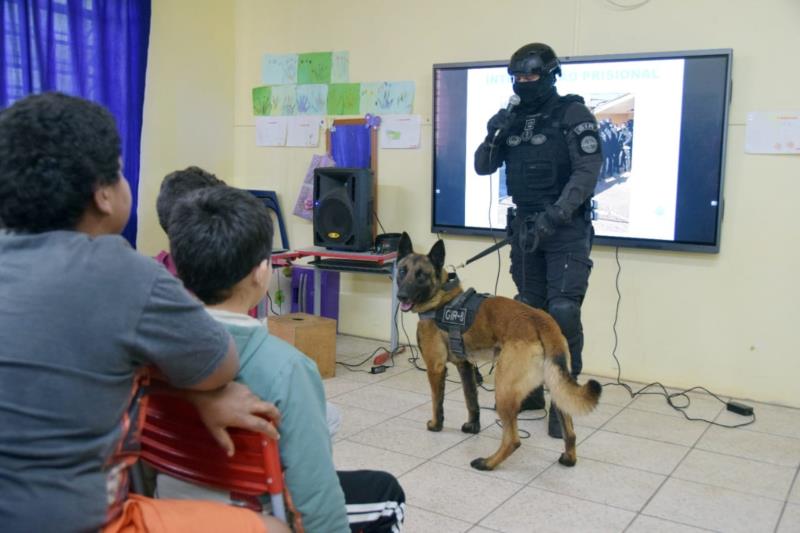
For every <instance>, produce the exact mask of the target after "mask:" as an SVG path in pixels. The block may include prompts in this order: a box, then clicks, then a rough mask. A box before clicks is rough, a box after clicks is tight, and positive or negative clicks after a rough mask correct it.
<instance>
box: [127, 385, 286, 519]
mask: <svg viewBox="0 0 800 533" xmlns="http://www.w3.org/2000/svg"><path fill="white" fill-rule="evenodd" d="M147 403H148V405H147V411H146V412H147V414H146V416H145V423H144V427H143V429H142V438H141V444H142V450H141V457H142V459H144V460H145V461H147V462H148V463H150V464H151V465H152V466H153V467H154V468H155V469H156V470H159V471H161V472H164V473H166V474H169V475H171V476H173V477H176V478H178V479H181V480H184V481H187V482H190V483H197V484H203V485H209V486H212V487H215V488H218V489H222V490H226V491H229V492H235V493H238V494H245V495H253V496H255V495H262V494H270V496H271V497H272V504H273V514H275V516H277V517H278V518H281V519H283V520H285V519H286V516H285V510H284V509H283V499H282V495H283V489H284V484H283V474H282V471H281V465H280V456H279V454H278V443H277V442H276V441H274V440H272V439H270V438H269V437H267V436H265V435H262V434H260V433H254V432H251V431H245V430H241V429H233V428H231V429H229V430H228V431H229V433H230V435H231V438H232V439H233V442H234V445H235V447H236V453H235V454H234V455H233V457H228V456H227V455H226V454H225V451H224V450H223V449H222V448H221V447H220V446H219V444H218V443H217V441H216V440H214V438H213V437H212V436H211V434H210V433H209V431H208V429H206V427H205V425H204V424H203V422H202V420H201V419H200V416H199V414H198V413H197V410H196V409H195V408H194V406H193V405H192V404H190V403H189V402H187V401H186V400H184V399H182V398H180V397H178V396H174V395H171V394H168V393H161V392H151V393H150V395H149V397H148V402H147ZM276 506H277V508H276Z"/></svg>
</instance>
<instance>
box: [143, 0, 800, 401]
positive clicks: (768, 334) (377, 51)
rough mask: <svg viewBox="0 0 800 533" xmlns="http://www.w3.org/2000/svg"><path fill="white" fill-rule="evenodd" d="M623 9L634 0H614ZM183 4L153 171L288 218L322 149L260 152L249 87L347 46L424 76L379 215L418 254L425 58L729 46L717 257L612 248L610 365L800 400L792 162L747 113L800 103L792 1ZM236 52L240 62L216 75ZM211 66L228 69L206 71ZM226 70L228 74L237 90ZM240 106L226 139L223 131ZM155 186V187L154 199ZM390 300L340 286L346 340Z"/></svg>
mask: <svg viewBox="0 0 800 533" xmlns="http://www.w3.org/2000/svg"><path fill="white" fill-rule="evenodd" d="M623 2H625V3H638V0H637V2H633V1H630V2H629V1H627V0H619V1H618V2H617V3H623ZM165 4H166V5H169V6H170V7H166V6H165ZM178 4H182V5H183V6H185V5H186V2H178ZM191 4H192V6H194V7H193V8H192V17H191V18H188V19H186V18H183V17H181V14H180V13H179V12H178V11H177V8H175V7H173V2H172V1H167V0H159V1H158V2H154V24H153V37H152V44H151V55H150V58H151V63H150V65H149V69H150V70H149V75H148V99H147V104H146V114H145V133H146V137H145V139H146V140H145V146H144V147H143V172H149V173H150V174H154V175H156V176H160V175H161V174H163V172H164V171H166V170H169V169H171V168H173V167H175V166H180V165H183V164H188V163H189V162H200V163H205V164H208V165H209V166H211V167H212V168H214V169H215V170H217V171H219V172H220V173H221V175H226V174H227V172H228V171H229V170H231V169H232V175H233V176H234V182H235V184H237V185H240V186H248V187H262V188H270V189H275V190H277V191H278V192H279V195H280V196H281V201H282V203H283V205H284V210H291V207H292V205H293V203H294V199H295V197H296V194H297V192H298V189H299V186H300V182H301V180H302V177H303V175H304V173H305V170H306V167H307V165H308V162H309V159H310V157H311V155H312V154H314V153H317V152H319V151H320V149H316V150H314V149H300V148H258V147H256V146H255V141H254V137H255V133H254V128H253V117H252V114H251V111H250V89H251V88H252V87H253V86H256V85H258V84H259V77H260V58H261V56H262V55H263V54H264V53H288V52H303V51H325V50H349V51H350V76H351V80H354V81H376V80H414V81H415V83H416V102H415V106H414V107H415V112H416V113H419V114H421V115H422V116H423V121H424V126H423V144H422V147H421V148H420V149H418V150H392V151H390V150H384V151H381V152H380V154H379V158H378V159H379V168H380V192H379V196H380V213H379V216H380V218H381V221H382V222H383V224H384V226H385V227H386V229H387V231H400V230H406V231H408V232H409V233H410V234H411V235H412V236H413V237H414V239H415V241H416V243H417V246H418V248H419V249H421V250H425V249H427V248H428V247H429V246H430V245H431V244H433V242H434V238H435V236H434V235H432V234H431V233H430V186H431V139H430V137H431V129H430V119H431V90H432V88H431V65H432V64H433V63H441V62H449V61H471V60H490V59H503V58H506V57H508V56H509V55H510V53H511V52H512V51H513V50H515V49H516V48H517V47H518V46H520V45H521V44H524V43H526V42H530V41H543V42H547V43H549V44H551V45H552V46H553V47H554V48H555V49H556V51H557V52H558V53H559V54H561V55H587V54H604V53H621V52H648V51H659V50H688V49H700V48H733V50H734V64H733V75H734V90H733V102H732V107H731V115H730V126H729V131H728V133H729V137H728V157H727V162H726V184H725V198H726V210H725V219H724V221H723V227H722V251H721V253H720V254H719V255H703V254H686V253H670V252H656V251H646V250H631V249H622V250H620V252H619V258H620V262H621V264H622V274H621V278H620V291H621V293H622V304H621V309H620V315H619V322H618V324H617V331H618V333H619V347H618V349H617V354H618V356H619V358H620V361H621V362H622V366H623V377H624V378H627V379H631V380H639V381H652V380H659V381H661V382H663V383H665V384H668V385H674V386H690V385H704V386H706V387H708V388H710V389H712V390H714V391H717V392H719V393H722V394H731V395H736V396H742V397H749V398H755V399H759V400H765V401H775V402H780V403H784V404H788V405H795V406H800V397H798V396H797V395H796V393H795V391H796V390H797V383H796V381H797V378H798V376H800V357H798V355H797V349H796V347H795V344H794V342H793V341H794V336H793V334H792V333H793V331H792V330H793V328H794V327H798V324H799V323H800V311H798V310H800V305H798V303H797V301H796V300H797V299H798V296H799V294H798V293H799V292H800V291H798V289H797V282H796V281H795V279H796V276H797V273H798V272H799V271H800V253H799V252H798V248H797V229H796V228H797V227H798V223H797V221H796V218H797V216H796V214H795V213H796V212H797V211H798V209H797V208H796V203H797V201H798V198H799V197H800V179H798V176H800V159H798V158H797V157H789V156H755V155H748V154H745V153H744V151H743V145H744V121H745V115H746V113H747V112H748V111H751V110H781V109H797V108H798V107H800V102H798V97H797V94H798V93H797V87H798V86H800V74H798V71H797V70H796V69H795V68H794V66H795V65H796V62H797V61H796V50H797V49H798V47H799V45H800V36H798V33H797V30H796V24H797V21H798V20H800V5H799V4H798V3H797V2H796V1H795V0H765V1H764V2H758V3H757V2H751V1H745V0H700V1H698V0H669V1H667V0H651V1H650V2H649V3H648V4H646V5H644V6H643V7H641V8H639V9H633V10H622V9H619V8H617V7H613V6H612V5H610V4H609V3H607V2H606V1H604V0H571V1H556V0H550V1H545V0H504V1H497V2H493V3H492V2H489V3H487V2H475V1H464V0H435V1H429V0H427V1H422V0H408V1H406V2H389V1H385V0H369V1H367V0H339V1H336V2H321V1H315V0H295V1H294V2H285V1H277V0H269V1H268V0H237V1H236V2H235V7H232V8H231V9H233V14H232V15H231V13H230V9H229V8H228V7H227V6H228V2H225V1H222V0H220V1H219V2H212V1H206V2H202V3H200V5H199V6H198V3H197V2H192V3H191ZM215 6H216V7H215ZM223 6H225V7H223ZM231 17H232V20H231ZM198 20H199V22H198ZM189 21H191V24H188V22H189ZM186 26H192V29H193V30H194V31H192V32H190V30H188V29H186ZM197 28H199V29H200V30H201V31H197ZM755 28H758V29H759V31H758V36H756V32H755ZM212 29H213V30H214V31H215V32H218V36H219V39H217V41H216V42H214V43H211V42H209V41H211V39H210V38H209V36H208V35H206V34H205V31H210V30H212ZM174 32H177V34H176V33H174ZM231 32H233V40H234V43H235V44H234V45H233V46H234V49H233V50H232V51H231V49H230V45H229V43H228V42H227V41H228V40H229V39H230V33H231ZM168 35H169V37H168ZM193 36H196V38H194V37H193ZM187 41H191V44H190V43H189V42H187ZM231 55H232V56H233V60H234V63H233V64H234V68H233V69H231V68H229V67H228V66H227V65H225V64H224V63H225V61H226V60H227V59H228V58H230V56H231ZM187 58H188V62H189V63H190V65H186V63H187ZM209 65H211V66H213V67H215V68H216V69H217V70H216V71H215V72H216V73H218V75H216V74H213V75H212V74H211V72H210V68H209V69H207V70H206V69H204V68H203V66H206V67H208V66H209ZM187 74H188V78H187ZM226 76H232V79H233V80H234V81H235V83H234V84H233V87H232V88H231V85H230V84H229V83H228V81H226V79H225V77H226ZM201 89H202V90H201ZM231 94H232V97H231ZM187 97H188V99H187ZM231 102H233V103H234V105H235V109H234V111H233V119H234V128H233V136H234V138H233V141H231V140H230V138H229V134H230V129H229V125H228V123H227V121H228V120H229V119H230V116H231V110H230V108H229V106H230V105H231ZM201 106H204V107H208V108H210V109H211V113H210V116H209V113H208V109H205V110H203V111H204V112H199V111H200V109H199V108H200V107H201ZM187 130H188V131H187ZM164 134H166V140H165V139H163V138H162V135H164ZM187 135H188V136H189V138H187V137H186V136H187ZM231 149H232V162H231ZM143 175H144V174H143ZM153 187H155V185H154V184H151V185H150V188H149V189H147V190H148V191H149V193H150V198H151V199H152V198H154V195H153V194H152V191H153V190H155V189H154V188H153ZM145 196H146V195H145V194H144V192H143V202H146V201H147V200H146V198H144V197H145ZM146 208H149V206H143V207H142V208H140V215H141V216H142V217H143V219H144V218H147V217H152V212H151V211H149V210H148V209H146ZM288 221H289V224H290V237H291V239H292V244H293V245H294V246H300V245H309V244H311V226H310V224H309V223H307V222H305V221H303V220H301V219H299V218H297V217H293V216H291V215H289V216H288ZM153 224H154V223H153V222H152V221H146V220H143V221H142V225H143V230H144V232H145V234H146V235H145V237H146V238H145V239H143V241H144V242H146V243H147V245H148V246H150V245H151V244H153V243H156V242H159V241H158V239H157V238H154V237H153V235H152V234H153V233H155V230H154V229H153V228H154V227H155V226H153ZM446 245H447V251H448V258H449V260H450V261H451V262H454V263H455V262H461V261H463V260H464V259H465V258H467V257H469V256H471V255H473V254H474V253H476V252H477V251H479V250H481V249H482V248H483V247H485V246H486V245H487V240H486V239H479V238H468V237H448V238H447V239H446ZM592 257H593V259H594V261H595V269H594V272H593V274H592V279H591V284H590V289H589V294H588V296H587V300H586V302H585V305H584V325H585V330H586V348H585V353H584V360H585V370H586V371H587V372H591V373H598V374H601V375H606V376H611V375H614V374H615V373H616V370H615V365H614V361H613V359H612V357H611V351H612V347H613V345H614V336H613V333H612V323H613V319H614V308H615V304H616V291H615V283H614V281H615V275H616V270H617V269H616V262H615V257H614V250H613V249H611V248H605V247H596V248H595V249H594V251H593V253H592ZM496 269H497V262H496V261H495V260H494V259H485V260H483V261H481V262H478V263H476V264H475V265H474V266H470V267H469V268H467V269H465V270H463V271H462V274H461V275H462V279H463V280H464V283H465V284H466V285H468V286H474V287H476V288H477V289H478V290H479V291H491V290H492V289H493V285H494V279H495V275H496V271H497V270H496ZM507 269H508V261H507V255H506V254H503V264H502V271H501V276H500V285H499V293H500V294H505V295H512V294H514V293H515V292H516V291H515V290H514V287H513V284H512V282H511V279H510V276H509V275H508V274H507ZM389 291H390V285H389V282H388V280H385V279H381V278H380V277H371V276H366V275H361V276H358V275H351V274H347V275H343V279H342V293H341V302H340V317H341V322H340V328H341V330H342V331H344V332H348V333H353V334H357V335H364V336H370V337H375V336H378V337H383V338H387V336H388V332H389ZM415 323H416V321H415V317H413V316H406V317H405V324H406V329H407V330H408V332H409V334H410V336H411V339H412V340H413V339H414V337H415V336H414V327H415ZM401 335H402V331H401Z"/></svg>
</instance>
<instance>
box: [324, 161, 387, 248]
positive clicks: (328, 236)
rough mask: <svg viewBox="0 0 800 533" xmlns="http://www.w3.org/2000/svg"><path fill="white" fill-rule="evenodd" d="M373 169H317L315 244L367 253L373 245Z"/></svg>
mask: <svg viewBox="0 0 800 533" xmlns="http://www.w3.org/2000/svg"><path fill="white" fill-rule="evenodd" d="M372 181H373V176H372V170H370V169H368V168H336V167H321V168H317V169H315V170H314V245H315V246H322V247H324V248H329V249H331V250H347V251H353V252H366V251H367V250H369V249H370V248H372V238H373V235H374V234H373V231H372V218H373V197H372V190H373V189H372Z"/></svg>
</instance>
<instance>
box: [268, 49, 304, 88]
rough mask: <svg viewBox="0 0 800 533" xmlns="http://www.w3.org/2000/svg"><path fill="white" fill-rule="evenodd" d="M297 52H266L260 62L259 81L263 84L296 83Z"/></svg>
mask: <svg viewBox="0 0 800 533" xmlns="http://www.w3.org/2000/svg"><path fill="white" fill-rule="evenodd" d="M297 60H298V56H297V54H280V55H277V54H266V55H265V56H264V57H263V58H262V62H261V81H263V82H264V85H291V84H293V83H297Z"/></svg>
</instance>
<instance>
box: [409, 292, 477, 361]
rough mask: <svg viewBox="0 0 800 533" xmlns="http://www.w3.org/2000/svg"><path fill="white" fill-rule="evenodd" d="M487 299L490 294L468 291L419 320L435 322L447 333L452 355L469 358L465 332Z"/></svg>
mask: <svg viewBox="0 0 800 533" xmlns="http://www.w3.org/2000/svg"><path fill="white" fill-rule="evenodd" d="M487 297H488V294H478V293H476V292H475V289H467V290H466V291H464V292H462V293H461V294H459V295H458V296H457V297H455V298H453V299H452V300H451V301H449V302H448V303H447V304H445V305H444V306H442V307H440V308H439V309H431V310H430V311H425V312H424V313H420V314H419V319H420V320H426V319H427V320H430V319H433V320H435V321H436V325H437V326H438V327H439V329H441V330H442V331H446V332H447V337H448V345H449V347H450V353H452V354H453V355H455V356H457V357H460V358H464V357H466V356H467V351H466V348H465V346H464V332H465V331H467V330H468V329H469V328H470V327H472V323H473V322H475V317H476V316H477V315H478V309H479V308H480V306H481V304H482V303H483V301H484V300H485V299H486V298H487Z"/></svg>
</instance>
